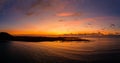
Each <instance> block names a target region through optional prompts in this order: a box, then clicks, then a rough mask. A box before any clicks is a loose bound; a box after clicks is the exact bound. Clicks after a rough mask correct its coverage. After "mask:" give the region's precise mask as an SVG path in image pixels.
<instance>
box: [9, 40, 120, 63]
mask: <svg viewBox="0 0 120 63" xmlns="http://www.w3.org/2000/svg"><path fill="white" fill-rule="evenodd" d="M88 39H90V40H92V41H90V42H84V41H83V42H77V41H76V42H75V41H74V42H60V41H56V42H11V43H10V44H9V48H8V50H9V54H11V56H12V57H13V59H14V58H16V59H17V61H18V60H23V61H26V60H27V61H26V62H28V61H30V62H31V61H32V62H33V63H34V62H37V63H41V62H42V63H43V62H44V63H47V62H52V63H55V62H57V63H61V62H63V63H70V62H69V61H76V63H79V62H81V61H85V62H91V61H98V60H104V59H105V60H110V59H111V58H110V57H114V56H112V55H114V54H115V55H116V54H117V55H118V54H119V53H120V43H119V41H120V39H119V38H114V39H112V38H101V39H99V38H92V39H91V38H88ZM106 55H107V56H106ZM118 56H119V55H118ZM118 56H117V57H118ZM115 57H116V56H115ZM71 63H72V62H71Z"/></svg>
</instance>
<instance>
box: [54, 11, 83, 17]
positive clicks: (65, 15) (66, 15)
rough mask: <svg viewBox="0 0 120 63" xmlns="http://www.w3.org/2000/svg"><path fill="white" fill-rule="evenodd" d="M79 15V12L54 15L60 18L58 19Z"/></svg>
mask: <svg viewBox="0 0 120 63" xmlns="http://www.w3.org/2000/svg"><path fill="white" fill-rule="evenodd" d="M81 15H82V13H80V12H61V13H57V14H56V16H60V17H69V16H81Z"/></svg>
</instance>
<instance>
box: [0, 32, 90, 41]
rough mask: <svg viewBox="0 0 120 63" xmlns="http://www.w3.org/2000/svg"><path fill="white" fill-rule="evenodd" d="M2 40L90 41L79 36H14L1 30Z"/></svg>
mask: <svg viewBox="0 0 120 63" xmlns="http://www.w3.org/2000/svg"><path fill="white" fill-rule="evenodd" d="M0 40H4V41H27V42H41V41H89V40H87V39H81V38H79V37H44V36H39V37H32V36H13V35H11V34H9V33H7V32H0Z"/></svg>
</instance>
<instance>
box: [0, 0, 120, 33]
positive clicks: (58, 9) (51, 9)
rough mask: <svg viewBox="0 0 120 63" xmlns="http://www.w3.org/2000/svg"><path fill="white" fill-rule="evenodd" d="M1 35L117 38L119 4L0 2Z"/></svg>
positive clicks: (118, 0)
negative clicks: (69, 35)
mask: <svg viewBox="0 0 120 63" xmlns="http://www.w3.org/2000/svg"><path fill="white" fill-rule="evenodd" d="M0 32H9V33H11V34H48V35H49V34H71V33H75V34H78V33H79V34H85V33H103V34H120V0H0Z"/></svg>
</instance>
